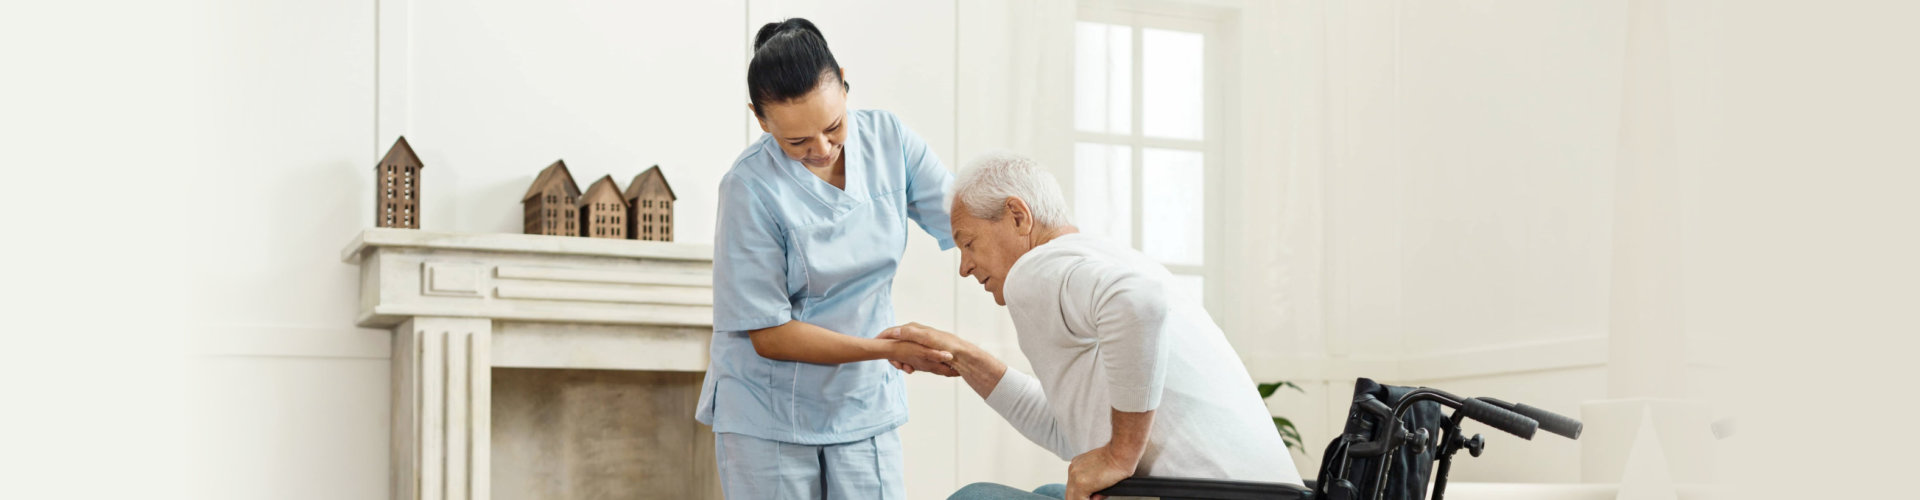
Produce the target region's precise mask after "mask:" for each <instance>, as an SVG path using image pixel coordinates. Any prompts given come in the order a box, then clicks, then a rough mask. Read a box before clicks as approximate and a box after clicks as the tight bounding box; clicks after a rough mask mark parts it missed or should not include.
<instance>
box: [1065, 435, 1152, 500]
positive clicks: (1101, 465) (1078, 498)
mask: <svg viewBox="0 0 1920 500" xmlns="http://www.w3.org/2000/svg"><path fill="white" fill-rule="evenodd" d="M1135 466H1137V463H1136V464H1135ZM1133 469H1134V466H1129V465H1127V464H1126V462H1125V461H1123V460H1121V459H1120V458H1118V457H1115V456H1114V454H1113V453H1110V452H1109V447H1107V446H1102V447H1099V448H1094V449H1093V451H1089V452H1086V453H1081V454H1080V456H1077V457H1073V463H1071V464H1068V465H1067V499H1066V500H1084V499H1087V498H1092V499H1094V500H1099V499H1102V498H1106V496H1105V495H1095V494H1093V492H1096V491H1100V490H1104V489H1107V487H1108V486H1113V485H1114V483H1118V482H1120V480H1122V479H1126V478H1128V477H1132V476H1133Z"/></svg>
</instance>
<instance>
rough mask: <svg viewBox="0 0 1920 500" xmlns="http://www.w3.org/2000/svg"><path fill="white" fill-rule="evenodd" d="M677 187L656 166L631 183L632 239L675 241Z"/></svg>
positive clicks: (629, 220) (628, 193) (629, 203)
mask: <svg viewBox="0 0 1920 500" xmlns="http://www.w3.org/2000/svg"><path fill="white" fill-rule="evenodd" d="M676 199H679V198H678V197H675V196H674V195H673V186H670V185H668V184H667V175H666V174H663V173H661V172H660V166H659V165H654V166H653V167H652V168H648V169H647V171H645V172H641V173H640V175H636V176H633V182H631V183H628V184H627V206H628V207H629V208H628V210H630V211H632V214H631V215H629V216H628V217H627V220H628V223H629V226H628V227H629V228H630V229H629V230H628V231H627V234H630V235H632V236H631V238H633V239H636V240H646V241H673V201H674V200H676Z"/></svg>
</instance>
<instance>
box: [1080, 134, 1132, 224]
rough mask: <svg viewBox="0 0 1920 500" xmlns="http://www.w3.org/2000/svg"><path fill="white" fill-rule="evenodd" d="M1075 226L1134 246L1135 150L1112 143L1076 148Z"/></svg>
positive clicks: (1087, 144)
mask: <svg viewBox="0 0 1920 500" xmlns="http://www.w3.org/2000/svg"><path fill="white" fill-rule="evenodd" d="M1073 197H1074V200H1073V211H1074V223H1075V225H1078V226H1080V230H1082V231H1086V232H1088V233H1091V234H1097V235H1100V236H1105V237H1107V238H1110V239H1112V240H1113V241H1117V242H1120V244H1122V245H1127V246H1133V150H1132V149H1129V148H1128V147H1126V146H1116V145H1112V144H1090V143H1084V142H1082V143H1076V144H1074V147H1073Z"/></svg>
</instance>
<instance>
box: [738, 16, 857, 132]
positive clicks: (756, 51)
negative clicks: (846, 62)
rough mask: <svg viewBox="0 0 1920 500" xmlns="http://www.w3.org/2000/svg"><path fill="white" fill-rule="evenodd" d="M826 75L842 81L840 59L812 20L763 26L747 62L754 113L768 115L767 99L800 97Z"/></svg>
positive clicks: (842, 83)
mask: <svg viewBox="0 0 1920 500" xmlns="http://www.w3.org/2000/svg"><path fill="white" fill-rule="evenodd" d="M823 79H831V80H832V81H835V82H840V85H841V87H842V88H851V86H849V85H847V82H846V81H845V80H841V79H840V62H839V61H835V60H834V59H833V52H832V51H830V50H827V37H825V36H822V35H821V34H820V28H818V27H815V26H814V25H813V22H812V21H808V20H806V19H801V18H798V17H796V18H793V19H788V20H785V21H780V22H777V23H767V25H766V26H761V27H760V33H759V34H756V35H754V37H753V62H751V63H748V64H747V95H748V98H749V99H751V100H752V101H753V114H754V115H757V116H766V115H765V109H766V108H765V106H766V104H768V103H779V102H786V101H791V100H794V99H798V98H800V97H801V96H805V95H807V93H808V92H812V91H813V89H814V88H816V87H819V86H820V85H821V84H822V83H825V82H823V81H822V80H823Z"/></svg>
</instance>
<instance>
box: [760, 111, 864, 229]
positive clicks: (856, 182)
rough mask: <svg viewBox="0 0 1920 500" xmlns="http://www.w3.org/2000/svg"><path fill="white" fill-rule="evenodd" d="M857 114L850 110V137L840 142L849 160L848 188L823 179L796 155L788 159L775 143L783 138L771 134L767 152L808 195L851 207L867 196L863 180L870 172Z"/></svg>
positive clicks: (823, 201)
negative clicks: (862, 147)
mask: <svg viewBox="0 0 1920 500" xmlns="http://www.w3.org/2000/svg"><path fill="white" fill-rule="evenodd" d="M855 116H857V115H856V114H855V112H854V111H852V110H848V111H847V124H848V128H847V140H846V142H844V143H841V145H840V155H841V156H842V157H843V158H844V159H845V160H846V162H847V167H846V172H845V173H844V175H846V179H845V182H846V188H844V189H842V188H837V187H833V183H831V182H827V180H826V179H821V178H820V176H817V175H813V172H812V171H809V170H807V166H806V165H804V164H801V163H800V162H799V161H798V160H794V159H793V158H788V157H787V153H786V152H785V151H782V150H781V149H780V145H779V144H778V143H775V142H774V141H778V140H780V139H779V138H775V137H772V136H768V138H767V139H768V140H767V144H766V148H767V153H768V154H769V155H771V156H772V157H773V158H774V161H775V162H777V164H778V165H779V167H780V168H779V170H780V171H782V172H785V173H786V174H787V178H789V179H792V180H793V182H794V183H795V184H798V185H799V186H801V188H802V189H804V190H805V191H806V192H807V193H808V194H811V195H813V199H814V200H816V201H819V202H820V203H821V204H822V205H826V206H829V207H834V208H835V209H836V211H839V210H845V209H847V208H851V207H852V206H853V205H854V204H856V203H858V202H859V201H860V200H864V199H866V194H867V188H866V183H865V182H862V181H864V180H865V176H864V175H863V174H865V173H866V166H867V165H866V158H864V157H862V156H861V155H860V147H859V146H860V132H861V130H860V125H859V124H860V122H859V120H856V119H854V117H855Z"/></svg>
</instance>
